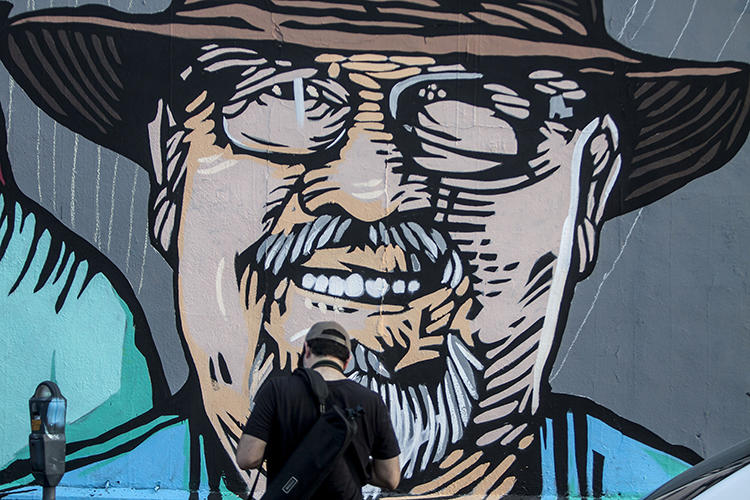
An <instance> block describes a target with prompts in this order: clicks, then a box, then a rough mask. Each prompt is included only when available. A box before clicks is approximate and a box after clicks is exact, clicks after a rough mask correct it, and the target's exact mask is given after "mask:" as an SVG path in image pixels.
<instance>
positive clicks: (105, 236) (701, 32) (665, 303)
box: [0, 0, 750, 455]
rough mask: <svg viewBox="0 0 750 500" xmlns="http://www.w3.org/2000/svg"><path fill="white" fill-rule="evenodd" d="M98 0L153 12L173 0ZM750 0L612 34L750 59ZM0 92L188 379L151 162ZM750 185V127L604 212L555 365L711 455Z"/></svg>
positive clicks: (688, 2)
mask: <svg viewBox="0 0 750 500" xmlns="http://www.w3.org/2000/svg"><path fill="white" fill-rule="evenodd" d="M81 3H85V2H81ZM90 3H105V4H110V5H111V6H112V7H116V8H118V9H120V10H125V11H132V12H153V11H158V10H161V9H163V8H164V7H166V6H167V5H168V3H169V2H168V1H165V0H111V1H99V2H90ZM748 4H750V0H719V1H717V0H605V14H606V19H607V28H608V30H609V32H610V34H611V35H612V36H613V37H614V38H615V39H618V40H620V42H621V43H622V44H624V45H627V46H629V47H631V48H634V49H636V50H639V51H643V52H648V53H652V54H657V55H661V56H672V57H676V58H682V59H696V60H707V61H713V60H722V59H726V60H736V61H745V62H748V61H750V36H748V35H750V12H748V10H749V9H748ZM65 5H71V6H72V5H78V1H64V0H37V1H34V0H27V1H25V2H23V1H21V2H16V6H15V8H14V10H13V13H18V12H21V11H25V10H29V9H35V8H36V9H39V8H45V7H49V6H53V7H59V6H65ZM0 101H1V102H2V106H3V109H4V110H5V112H6V119H7V124H8V129H9V144H10V146H9V147H10V156H11V161H12V163H13V166H14V175H15V178H16V181H17V182H18V184H19V186H20V187H21V189H22V190H23V191H24V192H25V193H26V194H27V195H28V196H29V197H31V198H32V199H34V200H37V201H39V202H40V203H41V204H42V206H44V207H45V208H47V209H48V210H49V211H51V212H52V213H54V214H55V215H56V216H57V217H58V218H59V219H60V220H61V221H63V223H65V224H66V225H67V226H68V227H71V228H73V229H74V230H75V231H76V232H78V233H79V234H80V235H82V236H83V237H85V238H86V239H88V240H89V241H92V242H94V243H95V245H96V246H97V247H98V248H99V249H100V250H102V251H103V252H104V253H105V254H106V255H107V256H108V257H109V258H110V259H111V260H112V261H113V262H114V263H115V265H117V266H118V267H119V268H120V269H121V270H122V272H123V273H124V274H125V275H126V276H127V277H128V279H129V281H130V282H131V283H132V284H133V288H134V290H135V291H136V293H139V294H140V296H141V298H142V305H143V307H144V309H145V311H146V314H147V316H148V317H149V321H150V325H151V329H152V331H154V332H156V333H157V335H156V337H157V342H158V343H159V344H160V345H159V347H160V349H162V350H163V351H164V352H166V353H171V355H170V360H171V361H170V366H168V367H167V368H168V371H167V377H168V379H169V380H170V383H171V386H172V389H173V390H176V389H178V388H179V386H180V385H181V384H182V382H183V381H184V379H185V376H186V374H187V368H186V365H185V363H184V361H180V360H182V359H184V358H182V353H181V350H180V348H179V344H178V340H177V334H176V331H175V326H174V316H173V315H172V314H164V311H173V310H174V306H173V304H172V297H171V294H166V295H165V294H163V293H157V292H156V291H157V290H160V289H161V290H164V288H163V287H164V283H170V282H171V279H172V277H171V272H170V270H169V268H168V267H167V265H166V264H165V263H164V261H163V260H162V259H161V257H160V256H159V255H158V254H157V253H156V251H155V250H154V249H153V248H152V247H151V246H150V245H149V244H148V228H147V219H146V207H147V199H148V179H147V177H146V174H145V172H143V171H141V170H140V169H138V168H137V167H136V166H135V165H134V164H132V162H130V161H129V160H126V159H124V158H118V157H117V156H116V155H115V154H114V153H112V152H110V151H108V150H105V149H102V148H101V147H99V146H97V145H95V144H92V143H90V142H88V141H87V140H86V139H83V138H79V137H77V136H74V135H73V134H72V133H71V132H70V131H68V130H67V129H64V128H63V127H61V126H58V125H55V124H54V123H53V122H52V120H50V119H49V118H48V117H47V116H46V115H44V113H41V112H39V111H38V109H37V108H36V106H34V105H33V103H31V102H30V101H29V99H28V98H27V97H26V95H25V94H24V93H23V91H22V90H21V89H20V88H19V87H18V86H17V85H15V84H14V83H13V82H12V81H11V80H10V79H9V77H8V76H7V73H6V72H5V71H4V70H2V69H0ZM123 133H128V131H126V130H124V131H123ZM71 165H72V166H73V168H72V174H71V168H70V166H71ZM63 166H65V168H63ZM749 190H750V143H748V144H746V145H745V147H744V148H743V150H742V151H741V152H740V153H739V154H738V156H737V157H736V158H735V159H734V161H732V162H731V163H730V164H729V165H727V166H725V167H723V168H722V169H720V170H719V171H718V172H715V173H713V174H710V175H708V176H705V177H703V178H701V179H699V180H697V181H694V182H693V183H691V184H689V185H688V186H687V187H685V188H683V189H681V190H680V191H679V192H677V193H674V194H673V195H671V196H670V197H668V198H666V199H664V200H661V201H659V202H657V203H656V204H654V205H651V206H648V207H646V208H644V209H642V210H640V211H638V212H634V213H631V214H628V215H625V216H623V217H620V218H618V219H616V220H614V221H611V222H609V223H608V224H607V225H606V226H605V228H604V232H603V234H602V238H601V248H600V254H599V260H598V263H597V266H596V269H595V271H594V273H593V274H592V276H591V277H590V278H589V279H588V280H586V281H585V282H583V283H581V284H580V285H579V286H578V288H577V290H576V298H575V300H574V303H573V307H572V309H571V312H570V316H569V319H568V325H567V329H566V332H565V336H564V338H563V340H562V345H561V347H560V352H559V354H558V357H557V360H556V363H555V365H554V366H553V369H552V372H551V374H552V375H551V383H552V387H553V389H554V390H555V391H557V392H562V393H570V394H576V395H580V396H585V397H588V398H590V399H592V400H594V401H595V402H597V403H599V404H601V405H603V406H605V407H607V408H609V409H611V410H613V411H614V412H615V413H617V414H618V415H620V416H622V417H624V418H627V419H630V420H633V421H635V422H637V423H640V424H642V425H644V426H645V427H647V428H649V429H650V430H652V431H654V432H656V433H657V434H658V435H660V436H662V437H663V438H665V439H666V440H667V441H669V442H671V443H674V444H682V445H686V446H688V447H690V448H692V449H694V450H695V451H697V452H698V453H699V454H701V455H711V454H713V453H716V452H718V451H720V450H722V449H724V448H726V447H727V446H730V445H731V444H733V443H735V442H736V441H739V440H741V439H745V438H748V437H750V371H748V368H747V366H748V360H749V359H750V307H748V304H749V303H750V281H749V280H750V259H748V242H750V197H749V196H748V192H749ZM149 291H150V292H149Z"/></svg>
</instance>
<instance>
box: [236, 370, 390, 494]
mask: <svg viewBox="0 0 750 500" xmlns="http://www.w3.org/2000/svg"><path fill="white" fill-rule="evenodd" d="M326 383H327V385H328V391H329V401H331V402H333V403H335V404H337V405H338V406H340V407H341V408H356V407H357V406H361V407H362V408H363V409H364V414H363V415H362V416H360V417H358V418H357V433H356V434H355V435H354V437H353V438H352V444H353V445H354V449H355V450H356V455H357V458H358V459H359V460H360V461H361V464H360V467H361V469H360V470H365V469H366V466H367V463H368V462H369V457H372V458H375V459H381V460H384V459H388V458H393V457H395V456H397V455H398V454H399V453H400V451H399V447H398V441H396V435H395V433H394V432H393V426H392V425H391V421H390V418H389V417H388V410H387V409H386V407H385V404H384V403H383V400H382V399H381V398H380V396H379V395H378V394H377V393H375V392H373V391H371V390H369V389H367V388H365V387H362V386H361V385H359V384H357V383H356V382H353V381H351V380H333V381H327V382H326ZM318 416H319V410H318V405H317V404H316V403H315V401H314V400H313V396H312V393H311V391H310V389H309V388H308V386H307V383H306V382H305V381H304V380H303V379H302V377H299V376H295V375H292V376H283V377H275V378H272V379H269V380H267V381H266V382H265V383H264V384H263V386H262V387H261V388H260V390H259V391H258V394H257V395H256V396H255V401H254V406H253V409H252V412H251V413H250V418H248V420H247V424H246V425H245V430H244V432H245V434H250V435H251V436H255V437H257V438H258V439H262V440H263V441H265V442H266V443H267V445H266V455H265V456H266V460H267V467H268V478H269V481H270V480H272V479H273V478H274V477H275V476H276V475H277V474H278V473H279V471H280V470H281V468H282V467H283V465H284V463H286V460H287V459H288V458H289V456H290V455H291V454H292V452H293V451H294V450H295V448H296V447H297V445H298V444H299V443H300V442H301V441H302V439H303V438H304V437H305V435H306V434H307V431H308V430H310V428H311V427H312V425H313V424H314V423H315V421H316V420H317V419H318ZM349 455H350V454H348V453H345V454H344V456H342V457H341V458H340V459H339V460H338V461H337V463H336V464H335V465H334V467H333V469H332V471H331V474H330V475H329V476H328V477H327V478H326V479H325V480H324V481H323V483H322V484H321V486H320V489H319V490H318V491H317V492H316V494H315V495H314V496H313V499H326V500H329V499H332V498H336V499H342V500H347V499H352V500H354V499H360V498H362V486H364V485H363V484H359V480H358V479H357V478H356V477H354V476H353V475H352V473H351V472H350V469H349V466H348V465H347V464H346V463H345V462H344V461H345V460H350V458H349ZM355 470H356V468H355Z"/></svg>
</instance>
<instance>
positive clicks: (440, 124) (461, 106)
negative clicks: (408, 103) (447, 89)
mask: <svg viewBox="0 0 750 500" xmlns="http://www.w3.org/2000/svg"><path fill="white" fill-rule="evenodd" d="M413 134H414V135H416V136H417V138H418V139H419V142H420V146H421V149H422V151H423V152H424V154H422V155H419V156H417V157H416V158H415V161H416V162H417V163H418V164H419V165H420V166H422V167H423V168H425V169H427V170H432V171H435V172H441V173H445V174H450V173H455V174H471V173H478V172H484V171H487V170H491V169H494V168H496V167H498V166H500V165H501V164H502V158H503V157H504V156H505V157H507V155H514V154H516V153H517V152H518V141H517V139H516V132H515V130H514V129H513V127H512V126H511V125H510V124H509V123H508V122H507V121H505V120H503V119H502V118H500V117H498V116H497V114H496V113H495V112H494V110H493V109H490V108H486V107H482V106H478V105H474V104H469V103H466V102H461V101H457V100H442V101H438V102H433V103H429V104H427V105H426V106H424V107H423V109H421V110H420V111H418V112H417V113H416V122H415V123H414V126H413Z"/></svg>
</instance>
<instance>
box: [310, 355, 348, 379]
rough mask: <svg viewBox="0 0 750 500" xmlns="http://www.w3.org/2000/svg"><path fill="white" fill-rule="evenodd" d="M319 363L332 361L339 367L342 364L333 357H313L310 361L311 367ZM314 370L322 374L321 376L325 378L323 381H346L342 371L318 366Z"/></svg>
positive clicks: (326, 366)
mask: <svg viewBox="0 0 750 500" xmlns="http://www.w3.org/2000/svg"><path fill="white" fill-rule="evenodd" d="M319 361H332V362H333V363H336V365H338V366H340V365H341V362H340V361H338V360H337V359H336V358H334V357H332V356H320V357H313V358H312V359H311V360H310V364H309V367H313V366H315V364H316V363H318V362H319ZM314 369H315V371H316V372H318V373H320V376H321V377H323V380H344V379H345V378H346V376H345V375H344V374H343V373H342V371H341V369H337V368H334V367H333V366H328V365H322V366H316V367H315V368H314Z"/></svg>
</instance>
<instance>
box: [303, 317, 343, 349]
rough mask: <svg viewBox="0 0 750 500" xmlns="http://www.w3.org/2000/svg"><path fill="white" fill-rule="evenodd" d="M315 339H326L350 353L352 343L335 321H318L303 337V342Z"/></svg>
mask: <svg viewBox="0 0 750 500" xmlns="http://www.w3.org/2000/svg"><path fill="white" fill-rule="evenodd" d="M315 339H326V340H330V341H332V342H336V343H337V344H341V345H342V346H344V347H346V348H347V350H348V351H349V352H351V351H352V341H351V339H350V338H349V334H348V333H347V332H346V329H345V328H344V327H343V326H341V325H339V324H338V323H336V322H335V321H319V322H318V323H315V324H314V325H313V326H311V327H310V330H309V331H308V332H307V335H306V336H305V342H308V341H310V340H315Z"/></svg>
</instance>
